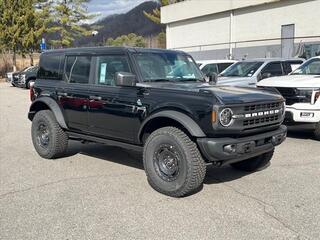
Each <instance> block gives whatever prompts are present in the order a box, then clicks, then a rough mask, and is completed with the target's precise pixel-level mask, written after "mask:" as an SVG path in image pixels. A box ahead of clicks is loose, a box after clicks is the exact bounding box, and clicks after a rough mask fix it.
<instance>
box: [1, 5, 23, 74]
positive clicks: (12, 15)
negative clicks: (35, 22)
mask: <svg viewBox="0 0 320 240" xmlns="http://www.w3.org/2000/svg"><path fill="white" fill-rule="evenodd" d="M0 1H1V7H0V10H1V18H0V42H1V45H2V47H3V48H4V50H11V51H12V64H13V70H14V71H15V70H16V55H17V53H20V52H21V49H22V38H23V33H24V29H23V26H24V18H23V15H24V3H25V2H24V1H21V0H0Z"/></svg>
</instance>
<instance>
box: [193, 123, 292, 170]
mask: <svg viewBox="0 0 320 240" xmlns="http://www.w3.org/2000/svg"><path fill="white" fill-rule="evenodd" d="M286 136H287V127H286V126H284V125H281V126H280V127H279V128H278V129H277V130H274V131H271V132H267V133H263V134H257V135H254V136H249V137H243V138H199V139H197V143H198V146H199V148H200V151H201V153H202V155H203V156H204V157H205V159H206V160H207V161H208V162H218V163H219V164H221V165H225V164H229V163H233V162H238V161H242V160H245V159H248V158H251V157H255V156H258V155H261V154H263V153H266V152H269V151H272V150H273V149H274V147H275V146H277V145H279V144H281V143H282V142H283V141H284V140H285V139H286Z"/></svg>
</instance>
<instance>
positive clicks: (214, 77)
mask: <svg viewBox="0 0 320 240" xmlns="http://www.w3.org/2000/svg"><path fill="white" fill-rule="evenodd" d="M207 77H208V79H209V84H210V85H215V84H217V81H218V74H217V73H215V72H213V73H210V74H208V75H207Z"/></svg>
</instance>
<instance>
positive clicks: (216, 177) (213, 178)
mask: <svg viewBox="0 0 320 240" xmlns="http://www.w3.org/2000/svg"><path fill="white" fill-rule="evenodd" d="M248 174H251V173H250V172H244V171H239V170H236V169H234V168H232V167H230V166H224V167H221V168H215V167H208V168H207V174H206V177H205V179H204V181H203V183H204V184H219V183H224V182H231V181H234V180H237V179H240V178H242V177H244V176H246V175H248Z"/></svg>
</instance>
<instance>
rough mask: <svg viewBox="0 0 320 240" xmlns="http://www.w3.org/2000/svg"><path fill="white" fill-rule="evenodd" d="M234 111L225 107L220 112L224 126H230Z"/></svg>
mask: <svg viewBox="0 0 320 240" xmlns="http://www.w3.org/2000/svg"><path fill="white" fill-rule="evenodd" d="M232 116H233V112H232V110H231V109H230V108H225V109H223V110H222V111H221V112H220V123H221V125H222V126H224V127H228V126H230V125H231V124H232V122H233V118H232Z"/></svg>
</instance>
